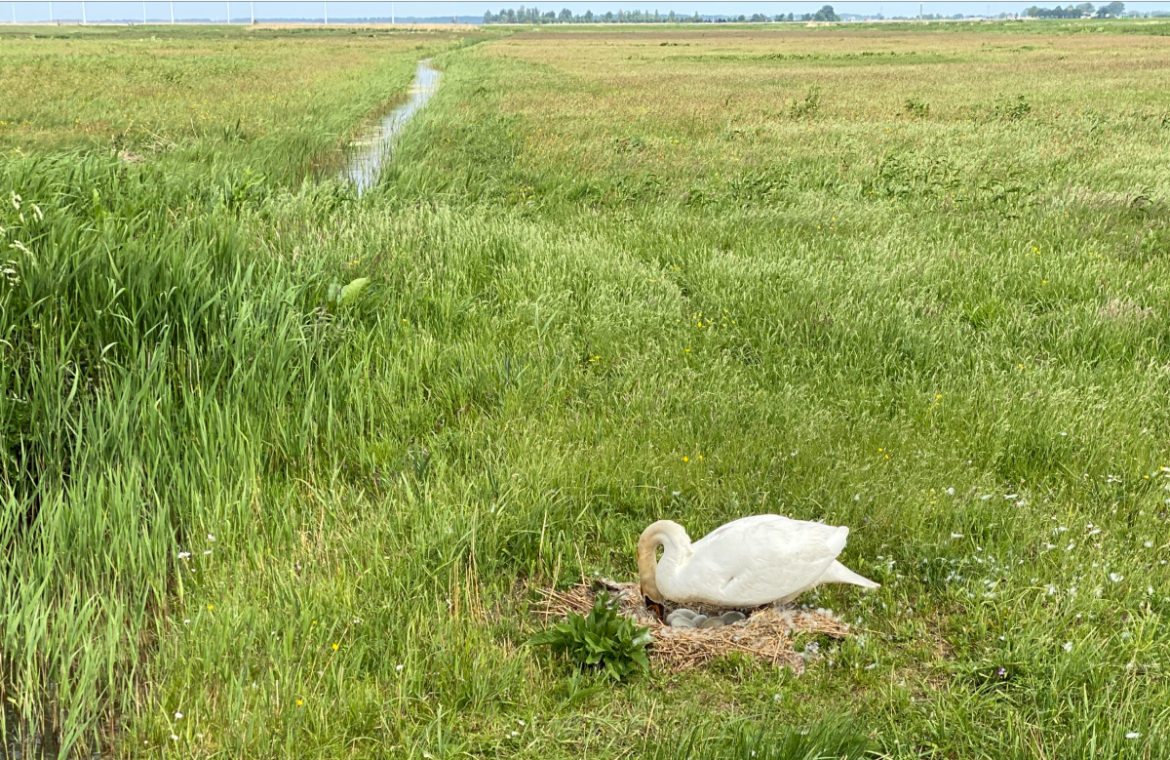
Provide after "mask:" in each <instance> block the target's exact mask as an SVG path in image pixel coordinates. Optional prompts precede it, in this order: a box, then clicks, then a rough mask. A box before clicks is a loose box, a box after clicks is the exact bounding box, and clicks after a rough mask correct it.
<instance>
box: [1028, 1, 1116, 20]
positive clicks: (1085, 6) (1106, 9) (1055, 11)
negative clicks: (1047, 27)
mask: <svg viewBox="0 0 1170 760" xmlns="http://www.w3.org/2000/svg"><path fill="white" fill-rule="evenodd" d="M1122 13H1125V3H1117V2H1114V3H1108V4H1107V5H1102V6H1101V7H1100V8H1094V6H1093V4H1092V3H1081V4H1080V5H1069V6H1066V7H1064V8H1061V7H1060V6H1059V5H1058V6H1056V7H1055V8H1038V7H1036V6H1035V5H1033V6H1032V7H1031V8H1028V9H1027V10H1025V11H1024V14H1025V15H1026V16H1028V17H1030V18H1094V17H1095V18H1116V17H1117V16H1120V15H1121V14H1122Z"/></svg>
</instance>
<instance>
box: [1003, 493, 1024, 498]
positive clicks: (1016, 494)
mask: <svg viewBox="0 0 1170 760" xmlns="http://www.w3.org/2000/svg"><path fill="white" fill-rule="evenodd" d="M1003 498H1005V499H1009V500H1010V499H1018V498H1020V495H1019V494H1018V493H1009V494H1007V495H1005V496H1004V497H1003Z"/></svg>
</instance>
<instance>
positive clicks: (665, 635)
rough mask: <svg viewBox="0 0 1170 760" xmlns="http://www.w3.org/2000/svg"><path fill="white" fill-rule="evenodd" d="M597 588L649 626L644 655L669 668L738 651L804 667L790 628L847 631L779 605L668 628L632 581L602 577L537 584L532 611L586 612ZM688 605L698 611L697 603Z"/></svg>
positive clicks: (837, 635) (838, 635)
mask: <svg viewBox="0 0 1170 760" xmlns="http://www.w3.org/2000/svg"><path fill="white" fill-rule="evenodd" d="M601 591H608V592H609V594H610V596H612V597H614V598H616V599H617V600H618V610H619V612H620V613H621V614H623V615H626V616H628V617H632V618H634V619H635V620H637V621H638V623H639V624H641V625H644V626H647V627H648V628H649V629H650V636H651V637H652V639H653V643H652V644H651V646H650V659H651V660H652V661H654V662H656V663H658V664H660V665H662V666H664V667H665V668H666V669H667V670H669V671H672V672H677V671H681V670H688V669H690V668H694V667H699V666H702V665H706V664H707V663H709V662H711V661H712V660H715V659H717V658H720V657H725V656H727V655H729V654H731V653H732V652H742V653H744V654H748V655H752V656H754V657H758V658H759V659H761V660H765V661H767V662H771V663H772V664H774V665H781V666H782V665H787V666H788V667H790V668H792V671H793V672H794V673H797V674H799V673H801V672H803V671H804V662H805V655H803V654H802V653H800V652H797V651H795V650H794V649H793V647H792V644H793V640H792V634H793V633H811V634H824V635H826V636H829V637H832V638H834V639H842V638H845V637H846V636H848V635H849V627H848V626H847V625H845V624H844V623H842V622H841V621H840V620H837V619H836V618H834V617H832V616H831V615H829V614H826V613H823V612H819V611H818V612H813V611H806V610H798V609H792V608H784V607H781V608H776V607H763V608H760V609H758V610H755V611H753V612H751V613H750V614H749V616H748V618H747V619H746V620H742V621H740V622H738V623H734V624H732V625H726V626H721V627H719V628H706V629H701V630H697V629H693V628H672V627H670V626H668V625H666V624H665V623H663V622H662V621H660V620H659V619H658V617H657V616H656V615H655V614H654V613H653V612H651V611H650V610H649V609H647V608H646V605H645V603H644V602H643V599H642V592H641V590H640V589H639V587H638V585H637V584H636V583H617V582H616V581H611V580H608V579H600V580H596V581H594V582H593V583H592V584H584V583H583V584H580V585H578V586H574V587H573V588H571V589H568V590H567V591H557V590H556V589H539V592H540V595H541V597H542V599H541V600H540V602H538V606H537V614H539V615H540V616H541V617H543V618H545V619H546V620H547V619H549V618H561V617H564V616H566V615H568V614H569V613H570V612H576V613H580V614H587V613H588V612H589V611H590V610H591V609H592V608H593V601H594V598H595V597H596V595H597V594H598V593H599V592H601ZM690 606H691V607H692V608H694V609H698V610H699V611H703V610H702V608H701V606H695V605H690Z"/></svg>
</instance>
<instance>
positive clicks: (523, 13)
mask: <svg viewBox="0 0 1170 760" xmlns="http://www.w3.org/2000/svg"><path fill="white" fill-rule="evenodd" d="M840 20H841V19H840V17H839V16H838V15H837V14H836V13H834V12H833V6H831V5H826V6H824V7H823V8H821V9H820V10H819V11H817V12H816V13H805V14H802V15H800V16H796V15H794V14H792V13H789V14H783V13H778V14H776V15H775V16H766V15H764V14H763V13H753V14H752V15H751V16H746V15H739V16H700V15H699V14H698V13H695V14H694V15H693V16H687V15H683V14H678V13H675V12H674V11H671V12H670V13H659V12H658V11H654V12H651V11H607V12H606V13H597V14H595V13H594V12H593V11H585V12H584V13H578V14H574V13H573V12H572V11H571V10H569V9H568V8H564V9H562V10H561V12H560V13H557V12H556V11H543V12H542V11H541V10H540V9H539V8H535V7H533V8H525V7H524V6H523V5H521V6H520V7H519V8H502V9H501V10H500V12H499V13H492V12H491V11H490V10H489V11H487V12H486V13H484V14H483V23H485V24H661V23H669V24H685V23H696V24H699V23H709V22H712V21H739V22H745V23H750V22H755V23H766V22H769V21H840Z"/></svg>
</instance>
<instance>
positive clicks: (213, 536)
mask: <svg viewBox="0 0 1170 760" xmlns="http://www.w3.org/2000/svg"><path fill="white" fill-rule="evenodd" d="M207 540H208V541H214V540H215V534H214V533H208V534H207Z"/></svg>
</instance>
